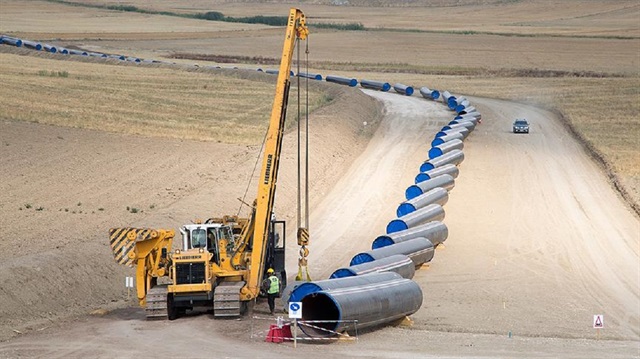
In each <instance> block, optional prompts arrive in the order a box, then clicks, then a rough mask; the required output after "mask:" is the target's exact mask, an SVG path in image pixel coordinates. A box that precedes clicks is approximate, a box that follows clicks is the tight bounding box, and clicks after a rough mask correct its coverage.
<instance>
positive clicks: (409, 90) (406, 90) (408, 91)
mask: <svg viewBox="0 0 640 359" xmlns="http://www.w3.org/2000/svg"><path fill="white" fill-rule="evenodd" d="M393 89H394V90H395V91H396V92H397V93H399V94H402V95H406V96H411V95H413V87H411V86H407V85H403V84H395V85H393Z"/></svg>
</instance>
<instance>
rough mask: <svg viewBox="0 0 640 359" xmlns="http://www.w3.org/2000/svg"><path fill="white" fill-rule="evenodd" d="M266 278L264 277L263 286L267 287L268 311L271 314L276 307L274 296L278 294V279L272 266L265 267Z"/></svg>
mask: <svg viewBox="0 0 640 359" xmlns="http://www.w3.org/2000/svg"><path fill="white" fill-rule="evenodd" d="M267 276H268V277H267V279H265V282H266V283H265V287H266V288H267V300H268V301H269V311H271V314H272V315H273V312H274V311H275V307H276V297H277V296H278V294H280V279H278V277H276V272H275V271H274V270H273V268H269V269H267Z"/></svg>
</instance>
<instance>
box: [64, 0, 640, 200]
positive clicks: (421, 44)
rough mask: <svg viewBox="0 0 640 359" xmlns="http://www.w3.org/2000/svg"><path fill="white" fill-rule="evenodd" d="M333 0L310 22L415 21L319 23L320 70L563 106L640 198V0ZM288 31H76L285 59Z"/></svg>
mask: <svg viewBox="0 0 640 359" xmlns="http://www.w3.org/2000/svg"><path fill="white" fill-rule="evenodd" d="M92 3H94V4H110V5H113V4H118V5H123V4H124V5H134V6H137V7H140V8H147V7H146V6H149V8H151V9H154V10H157V11H173V12H189V13H194V12H204V11H221V12H223V13H224V14H226V15H230V16H252V15H258V14H265V15H280V16H282V15H283V14H286V11H287V9H288V7H289V6H291V4H290V3H287V2H260V3H253V2H252V5H251V6H246V2H242V1H240V2H238V1H233V2H232V1H217V2H213V3H212V2H204V1H190V2H188V3H184V2H177V1H171V0H169V1H158V2H154V3H153V4H152V5H151V4H148V3H146V2H142V1H136V0H130V1H117V2H114V1H106V2H105V1H92ZM328 3H329V2H322V1H314V2H310V4H308V5H305V11H306V13H307V14H308V16H309V22H310V23H313V22H314V21H320V22H338V23H347V22H362V23H363V24H364V25H365V26H367V27H370V28H379V27H385V28H388V29H390V28H394V29H404V30H407V31H382V30H377V31H346V32H345V31H336V30H320V29H316V30H314V33H312V36H311V54H310V58H311V59H312V63H311V65H312V66H314V67H315V70H316V71H318V72H320V73H323V74H330V73H336V74H343V75H347V76H354V77H360V78H371V79H378V80H384V81H389V82H403V83H407V84H411V85H415V86H421V85H428V86H430V87H433V88H439V89H449V90H450V91H452V92H454V93H461V94H472V95H476V96H486V97H499V98H503V99H510V100H516V101H522V102H526V103H532V104H537V105H540V106H542V107H545V108H550V109H556V110H558V111H560V112H561V113H562V115H563V116H564V117H565V118H566V119H567V121H568V122H569V123H571V124H572V125H573V127H574V128H575V130H577V131H578V132H579V133H580V134H581V136H582V137H583V138H585V139H586V140H587V141H588V142H589V143H590V144H591V145H592V146H593V147H594V149H595V151H596V152H598V153H600V154H602V155H603V156H604V158H605V159H606V161H607V162H608V163H609V165H610V167H611V168H612V169H613V171H614V172H616V173H617V174H618V176H619V177H620V181H621V182H622V183H623V184H624V187H625V188H626V190H627V191H628V192H629V193H630V194H631V196H632V197H633V198H634V201H635V202H636V205H637V203H640V165H638V163H640V160H639V159H640V144H639V143H638V138H639V137H638V135H639V133H638V132H639V131H640V126H639V119H638V116H637V114H638V113H640V101H638V92H639V91H640V57H638V53H640V38H639V36H640V25H639V24H638V21H637V19H638V17H639V16H640V5H638V4H637V2H635V1H609V2H593V1H581V0H576V1H557V2H553V6H544V5H545V4H548V1H538V0H532V1H519V2H491V3H490V4H485V3H483V4H480V2H478V1H472V0H470V1H465V2H455V6H453V5H454V3H453V2H448V1H439V2H414V3H413V4H414V5H415V6H393V7H389V6H391V5H393V3H392V2H383V5H385V6H384V7H374V6H363V7H359V6H330V5H328ZM352 4H357V3H355V2H352ZM427 5H429V6H427ZM56 6H60V5H56ZM80 9H81V11H85V10H86V11H90V12H91V11H97V10H95V9H82V8H80ZM129 15H130V14H128V13H122V12H120V13H115V14H114V16H122V17H126V16H129ZM156 17H162V16H156ZM176 19H178V18H176ZM193 21H196V20H193ZM409 30H419V31H409ZM420 31H428V32H420ZM280 32H281V31H280V30H277V29H272V30H268V31H245V32H217V33H216V32H205V33H189V32H186V33H180V34H176V33H169V32H160V33H155V34H150V35H144V36H142V37H140V38H138V37H137V36H138V35H137V34H136V33H131V34H128V35H129V36H127V34H125V35H124V36H122V37H119V38H117V39H114V40H112V41H105V40H101V41H97V40H95V39H91V38H86V39H84V40H81V41H69V42H70V43H73V44H75V45H77V46H80V47H88V48H89V47H90V48H98V49H102V50H103V51H114V52H115V51H118V50H121V51H135V52H136V53H141V54H148V55H149V56H159V57H162V56H171V55H172V54H174V53H182V54H187V56H188V54H189V53H191V54H193V55H194V57H195V56H196V55H203V54H204V55H223V56H230V57H234V56H237V57H266V58H271V59H274V60H275V59H277V57H278V56H279V48H280V42H281V39H280V37H281V33H280ZM505 35H513V36H505ZM183 62H189V61H188V60H183ZM198 62H200V61H198ZM240 66H242V65H240ZM246 66H248V67H251V66H252V64H251V63H249V64H247V65H246ZM253 66H255V67H258V66H259V65H257V64H254V65H253Z"/></svg>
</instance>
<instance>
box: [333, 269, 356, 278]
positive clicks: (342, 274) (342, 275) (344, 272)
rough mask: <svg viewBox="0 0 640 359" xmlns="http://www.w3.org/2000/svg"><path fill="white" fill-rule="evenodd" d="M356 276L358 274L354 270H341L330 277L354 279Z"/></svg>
mask: <svg viewBox="0 0 640 359" xmlns="http://www.w3.org/2000/svg"><path fill="white" fill-rule="evenodd" d="M356 275H357V274H356V273H354V272H353V270H352V269H349V268H340V269H337V270H336V271H335V272H333V274H331V277H329V279H336V278H345V277H354V276H356Z"/></svg>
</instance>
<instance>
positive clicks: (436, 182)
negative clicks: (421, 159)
mask: <svg viewBox="0 0 640 359" xmlns="http://www.w3.org/2000/svg"><path fill="white" fill-rule="evenodd" d="M450 153H451V152H450ZM443 157H444V156H440V157H438V158H437V159H440V158H443ZM437 159H434V160H437ZM430 161H431V160H430ZM425 163H426V162H425ZM444 164H446V163H443V165H444ZM423 165H424V163H423ZM434 168H435V167H434ZM430 169H433V168H430ZM423 172H427V171H423ZM454 186H455V181H454V179H453V177H452V176H450V175H440V176H438V177H434V178H432V179H429V180H426V181H423V182H419V183H416V184H414V185H411V186H409V187H407V189H406V190H405V192H404V195H405V198H406V199H407V200H410V199H413V198H416V197H418V196H419V195H421V194H423V193H427V192H429V191H430V190H432V189H434V188H436V187H442V188H444V189H446V190H447V191H450V190H451V189H452V188H453V187H454Z"/></svg>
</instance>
